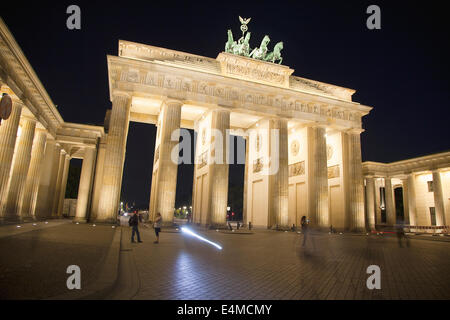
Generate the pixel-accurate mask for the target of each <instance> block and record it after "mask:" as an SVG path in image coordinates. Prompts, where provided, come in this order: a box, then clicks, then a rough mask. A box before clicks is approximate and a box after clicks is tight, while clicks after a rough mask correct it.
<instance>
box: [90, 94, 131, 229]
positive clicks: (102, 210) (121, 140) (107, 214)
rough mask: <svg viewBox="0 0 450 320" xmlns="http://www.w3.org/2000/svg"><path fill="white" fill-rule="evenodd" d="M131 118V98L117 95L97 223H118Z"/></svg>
mask: <svg viewBox="0 0 450 320" xmlns="http://www.w3.org/2000/svg"><path fill="white" fill-rule="evenodd" d="M129 117H130V97H129V96H128V95H126V94H115V95H114V97H113V106H112V111H111V119H110V124H109V132H108V138H107V144H106V152H105V163H104V171H103V188H102V192H101V197H100V203H99V208H98V215H97V218H96V221H100V222H109V223H115V222H116V217H117V211H118V206H119V199H120V188H121V186H122V171H123V163H124V160H125V146H126V138H127V131H128V122H129Z"/></svg>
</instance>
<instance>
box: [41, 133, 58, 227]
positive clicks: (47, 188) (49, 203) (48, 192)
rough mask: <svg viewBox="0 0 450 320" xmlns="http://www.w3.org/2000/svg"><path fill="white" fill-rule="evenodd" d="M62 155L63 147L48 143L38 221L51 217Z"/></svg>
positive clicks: (53, 142) (51, 142) (50, 141)
mask: <svg viewBox="0 0 450 320" xmlns="http://www.w3.org/2000/svg"><path fill="white" fill-rule="evenodd" d="M60 154H61V146H60V145H59V144H58V143H56V141H54V140H49V141H47V145H46V147H45V155H44V163H43V165H42V170H41V177H40V181H39V191H38V197H37V200H36V209H35V217H36V218H38V219H45V218H48V217H51V214H52V212H51V211H52V209H53V199H54V196H55V188H56V180H57V178H58V169H59V158H60Z"/></svg>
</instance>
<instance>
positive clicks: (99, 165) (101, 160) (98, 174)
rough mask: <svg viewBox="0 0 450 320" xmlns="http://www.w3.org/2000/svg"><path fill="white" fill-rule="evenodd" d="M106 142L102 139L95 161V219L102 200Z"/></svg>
mask: <svg viewBox="0 0 450 320" xmlns="http://www.w3.org/2000/svg"><path fill="white" fill-rule="evenodd" d="M105 153H106V143H105V140H103V139H102V140H101V141H100V143H99V147H98V151H97V161H96V163H95V172H94V175H95V178H94V189H93V194H92V206H91V215H90V220H93V221H95V220H96V218H97V216H98V204H99V202H100V196H101V190H102V183H103V168H104V164H105Z"/></svg>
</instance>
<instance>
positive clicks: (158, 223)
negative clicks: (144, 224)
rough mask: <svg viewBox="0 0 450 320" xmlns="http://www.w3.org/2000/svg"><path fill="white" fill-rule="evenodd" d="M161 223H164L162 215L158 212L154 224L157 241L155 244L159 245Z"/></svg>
mask: <svg viewBox="0 0 450 320" xmlns="http://www.w3.org/2000/svg"><path fill="white" fill-rule="evenodd" d="M161 223H162V217H161V213H159V212H158V213H157V214H156V218H155V223H154V224H153V227H154V228H155V234H156V241H155V242H153V243H159V233H160V232H161Z"/></svg>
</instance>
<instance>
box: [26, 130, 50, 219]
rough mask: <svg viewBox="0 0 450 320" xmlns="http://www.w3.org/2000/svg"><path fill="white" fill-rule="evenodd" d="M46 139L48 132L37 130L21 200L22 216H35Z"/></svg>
mask: <svg viewBox="0 0 450 320" xmlns="http://www.w3.org/2000/svg"><path fill="white" fill-rule="evenodd" d="M46 141H47V133H46V132H45V131H44V130H39V129H38V130H36V133H35V135H34V140H33V147H32V150H31V160H30V168H29V169H28V174H27V178H26V183H25V188H24V191H23V192H22V195H21V200H20V208H19V212H20V215H21V217H22V218H30V217H34V208H35V206H36V198H37V194H38V189H39V181H40V176H41V175H40V174H41V168H42V163H43V160H44V150H45V143H46Z"/></svg>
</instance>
